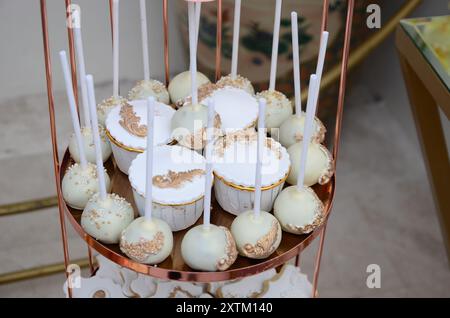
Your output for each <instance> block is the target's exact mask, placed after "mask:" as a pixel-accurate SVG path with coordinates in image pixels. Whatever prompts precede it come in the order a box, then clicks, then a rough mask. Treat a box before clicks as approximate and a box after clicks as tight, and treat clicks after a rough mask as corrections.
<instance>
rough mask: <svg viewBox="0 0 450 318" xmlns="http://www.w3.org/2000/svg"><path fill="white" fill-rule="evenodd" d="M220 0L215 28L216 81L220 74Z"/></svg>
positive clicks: (218, 1)
mask: <svg viewBox="0 0 450 318" xmlns="http://www.w3.org/2000/svg"><path fill="white" fill-rule="evenodd" d="M221 63H222V0H217V30H216V81H218V80H219V78H220V76H221V75H222V70H221Z"/></svg>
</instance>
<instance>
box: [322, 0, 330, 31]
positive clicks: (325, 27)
mask: <svg viewBox="0 0 450 318" xmlns="http://www.w3.org/2000/svg"><path fill="white" fill-rule="evenodd" d="M329 6H330V4H329V0H323V8H322V24H321V26H320V34H322V32H323V31H326V30H328V9H329Z"/></svg>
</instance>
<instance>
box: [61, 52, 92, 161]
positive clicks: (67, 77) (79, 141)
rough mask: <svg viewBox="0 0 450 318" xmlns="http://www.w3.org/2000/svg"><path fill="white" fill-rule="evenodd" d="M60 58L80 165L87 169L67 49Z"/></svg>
mask: <svg viewBox="0 0 450 318" xmlns="http://www.w3.org/2000/svg"><path fill="white" fill-rule="evenodd" d="M59 58H60V60H61V66H62V70H63V74H64V82H65V84H66V93H67V99H68V100H69V107H70V116H71V118H72V125H73V130H74V132H75V139H76V142H77V145H78V151H79V154H80V165H81V168H82V169H86V168H87V159H86V153H85V152H84V145H83V140H82V138H81V129H80V122H79V121H78V113H77V107H76V104H75V96H74V93H73V86H72V79H71V77H70V72H69V63H68V62H67V55H66V52H65V51H61V52H59Z"/></svg>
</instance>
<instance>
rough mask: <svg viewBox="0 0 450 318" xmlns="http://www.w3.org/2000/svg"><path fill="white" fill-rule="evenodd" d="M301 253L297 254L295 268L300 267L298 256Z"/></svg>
mask: <svg viewBox="0 0 450 318" xmlns="http://www.w3.org/2000/svg"><path fill="white" fill-rule="evenodd" d="M301 254H302V252H300V253H298V255H297V256H296V257H295V266H297V267H300V255H301Z"/></svg>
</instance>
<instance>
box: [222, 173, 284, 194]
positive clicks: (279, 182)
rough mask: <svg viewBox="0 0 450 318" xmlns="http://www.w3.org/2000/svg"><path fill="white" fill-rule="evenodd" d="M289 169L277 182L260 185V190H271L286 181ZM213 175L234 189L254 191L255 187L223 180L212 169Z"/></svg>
mask: <svg viewBox="0 0 450 318" xmlns="http://www.w3.org/2000/svg"><path fill="white" fill-rule="evenodd" d="M290 171H291V169H290V168H289V170H288V172H287V173H286V175H285V176H284V177H283V178H281V179H280V180H278V181H277V182H275V183H274V184H271V185H269V186H265V187H261V191H266V190H271V189H273V188H276V187H278V186H279V185H280V184H282V183H283V182H285V181H286V179H287V178H288V176H289V172H290ZM213 175H214V178H217V179H219V180H220V181H222V182H223V183H225V185H227V186H229V187H232V188H234V189H237V190H242V191H249V192H254V191H255V187H246V186H242V185H238V184H234V183H232V182H230V181H227V180H225V179H224V178H223V177H222V176H219V175H218V174H217V173H216V172H215V171H213Z"/></svg>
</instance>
